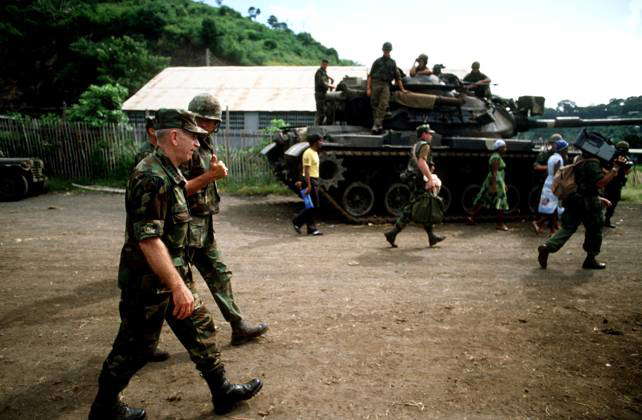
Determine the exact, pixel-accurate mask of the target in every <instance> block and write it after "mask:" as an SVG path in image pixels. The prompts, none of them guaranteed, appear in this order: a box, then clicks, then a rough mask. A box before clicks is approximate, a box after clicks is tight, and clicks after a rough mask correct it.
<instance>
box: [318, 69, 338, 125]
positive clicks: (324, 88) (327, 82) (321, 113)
mask: <svg viewBox="0 0 642 420" xmlns="http://www.w3.org/2000/svg"><path fill="white" fill-rule="evenodd" d="M327 69H328V60H326V59H325V58H324V59H323V60H321V66H320V67H319V68H318V69H317V71H316V73H314V100H315V102H316V104H317V115H316V121H315V122H316V125H322V124H323V122H324V120H325V96H326V93H327V92H328V89H330V90H332V89H334V86H333V83H334V79H333V78H332V77H330V76H328V73H327Z"/></svg>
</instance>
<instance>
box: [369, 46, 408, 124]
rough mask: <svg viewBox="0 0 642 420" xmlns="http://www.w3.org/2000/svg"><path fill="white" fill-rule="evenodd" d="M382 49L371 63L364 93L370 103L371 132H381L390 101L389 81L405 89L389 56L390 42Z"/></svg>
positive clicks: (395, 64)
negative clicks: (381, 53) (381, 54)
mask: <svg viewBox="0 0 642 420" xmlns="http://www.w3.org/2000/svg"><path fill="white" fill-rule="evenodd" d="M382 50H383V56H381V57H379V58H377V59H376V60H375V61H374V63H372V67H371V68H370V74H368V85H367V90H366V93H367V94H368V96H370V104H371V105H372V117H373V119H374V121H373V124H372V133H373V134H381V133H382V132H383V119H384V117H385V116H386V111H387V110H388V102H389V101H390V83H391V82H392V81H393V80H394V81H395V83H396V84H397V87H398V88H399V90H401V91H402V92H405V91H406V90H405V89H404V87H403V83H402V82H401V78H400V77H399V71H398V70H397V63H396V62H395V60H393V59H392V58H390V51H392V44H391V43H389V42H385V43H384V44H383V47H382Z"/></svg>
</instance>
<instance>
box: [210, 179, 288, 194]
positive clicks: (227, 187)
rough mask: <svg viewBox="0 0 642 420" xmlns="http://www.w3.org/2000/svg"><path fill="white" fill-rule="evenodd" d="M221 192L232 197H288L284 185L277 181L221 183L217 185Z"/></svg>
mask: <svg viewBox="0 0 642 420" xmlns="http://www.w3.org/2000/svg"><path fill="white" fill-rule="evenodd" d="M218 187H219V189H220V190H221V192H223V193H226V194H232V195H248V196H266V195H270V194H274V195H290V194H292V191H290V190H289V189H288V188H287V187H286V186H285V185H283V184H281V183H280V182H278V181H273V180H270V181H247V182H231V181H226V180H224V181H222V182H219V183H218Z"/></svg>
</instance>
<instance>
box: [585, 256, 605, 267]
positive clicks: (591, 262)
mask: <svg viewBox="0 0 642 420" xmlns="http://www.w3.org/2000/svg"><path fill="white" fill-rule="evenodd" d="M582 268H586V269H587V270H604V269H605V268H606V264H605V263H601V262H598V261H597V260H596V259H595V255H587V256H586V259H585V260H584V263H583V264H582Z"/></svg>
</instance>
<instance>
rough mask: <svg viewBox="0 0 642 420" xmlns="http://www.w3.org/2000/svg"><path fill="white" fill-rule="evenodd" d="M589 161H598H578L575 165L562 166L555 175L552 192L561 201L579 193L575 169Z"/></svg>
mask: <svg viewBox="0 0 642 420" xmlns="http://www.w3.org/2000/svg"><path fill="white" fill-rule="evenodd" d="M588 160H597V159H578V160H577V161H576V162H575V163H572V164H570V165H565V166H562V167H561V168H559V169H558V170H557V172H555V175H553V185H552V186H551V190H552V191H553V194H555V195H556V196H557V198H559V199H560V200H565V199H566V198H568V197H569V196H570V195H571V194H573V193H574V192H575V191H577V183H576V182H575V168H576V167H577V166H579V165H581V164H584V163H585V162H586V161H588Z"/></svg>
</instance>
